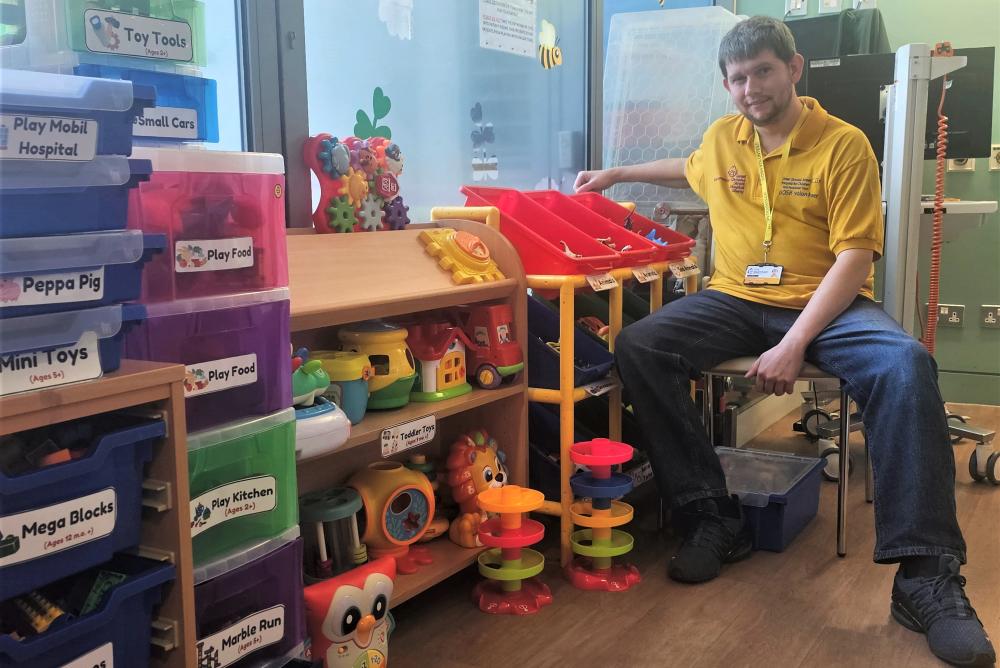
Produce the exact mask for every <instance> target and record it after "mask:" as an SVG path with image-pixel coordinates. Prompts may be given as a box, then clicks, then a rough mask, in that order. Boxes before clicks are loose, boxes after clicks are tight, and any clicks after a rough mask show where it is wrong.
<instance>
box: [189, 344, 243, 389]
mask: <svg viewBox="0 0 1000 668" xmlns="http://www.w3.org/2000/svg"><path fill="white" fill-rule="evenodd" d="M256 382H257V355H256V353H250V354H249V355H239V356H238V357H227V358H225V359H221V360H212V361H210V362H201V363H200V364H188V365H187V367H186V368H185V371H184V396H185V397H186V398H188V399H190V398H191V397H197V396H200V395H202V394H211V393H212V392H221V391H222V390H228V389H231V388H234V387H240V386H241V385H250V384H251V383H256Z"/></svg>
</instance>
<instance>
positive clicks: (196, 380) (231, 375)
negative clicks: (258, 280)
mask: <svg viewBox="0 0 1000 668" xmlns="http://www.w3.org/2000/svg"><path fill="white" fill-rule="evenodd" d="M147 310H148V314H147V315H148V317H147V320H146V321H145V322H144V323H143V325H142V326H141V327H137V328H136V329H134V330H133V331H131V332H129V333H128V335H127V336H126V338H125V357H128V358H131V359H143V360H152V361H156V362H175V363H179V364H184V365H186V366H187V374H186V376H185V378H184V395H185V397H186V399H187V401H186V402H185V403H186V407H187V426H188V430H189V431H197V430H199V429H206V428H208V427H213V426H215V425H219V424H223V423H225V422H231V421H233V420H239V419H242V418H247V417H252V416H256V415H268V414H270V413H274V412H275V411H280V410H281V409H283V408H288V407H289V406H291V405H292V388H291V382H292V381H291V377H292V376H291V374H292V369H291V358H290V356H289V354H288V342H289V336H288V289H287V288H280V289H277V290H267V291H263V292H247V293H243V294H239V295H229V296H223V297H204V298H201V299H189V300H181V301H175V302H162V303H159V304H151V305H150V306H149V307H148V309H147Z"/></svg>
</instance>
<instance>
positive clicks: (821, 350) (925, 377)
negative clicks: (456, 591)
mask: <svg viewBox="0 0 1000 668" xmlns="http://www.w3.org/2000/svg"><path fill="white" fill-rule="evenodd" d="M799 313H800V311H798V310H794V309H785V308H777V307H773V306H764V305H762V304H757V303H754V302H749V301H746V300H742V299H738V298H736V297H731V296H729V295H726V294H723V293H721V292H718V291H714V290H705V291H703V292H698V293H695V294H693V295H690V296H687V297H684V298H682V299H679V300H677V301H675V302H671V303H669V304H667V305H666V306H664V307H663V308H662V309H660V310H659V311H657V312H656V313H653V314H651V315H649V316H647V317H646V318H643V319H642V320H640V321H638V322H636V323H634V324H632V325H630V326H629V327H626V328H625V329H623V330H622V332H621V334H620V335H619V337H618V339H617V340H616V342H615V358H616V362H617V365H618V371H619V374H620V375H621V378H622V380H623V382H624V384H625V391H626V394H627V397H628V399H629V401H630V402H631V403H632V406H633V409H634V410H635V413H636V417H637V418H638V421H639V425H640V426H641V428H642V432H643V435H644V436H645V439H646V443H645V444H644V445H645V447H646V449H647V452H648V455H649V459H650V463H651V464H652V467H653V473H654V475H655V476H656V480H657V484H658V485H659V487H660V491H661V493H662V494H663V496H664V498H666V499H669V501H670V502H671V505H672V506H673V507H678V506H682V505H684V504H686V503H690V502H691V501H695V500H697V499H703V498H708V497H713V496H721V495H725V494H726V493H727V491H726V479H725V475H724V474H723V472H722V467H721V465H720V464H719V457H718V456H717V455H716V453H715V450H714V449H713V448H712V446H711V445H710V444H709V441H708V435H707V433H706V431H705V428H704V426H703V424H702V419H701V414H700V413H699V411H698V410H697V409H696V408H695V406H694V403H693V402H692V401H691V398H690V390H689V381H690V380H692V379H697V378H698V377H699V376H700V374H701V372H702V371H704V370H707V369H710V368H712V367H714V366H716V365H717V364H720V363H721V362H724V361H726V360H729V359H732V358H734V357H744V356H751V355H752V356H756V355H760V354H761V353H763V352H764V351H766V350H768V349H769V348H772V347H773V346H775V345H777V343H778V342H779V341H780V340H781V339H782V337H783V336H784V335H785V333H786V332H787V331H788V330H789V328H791V326H792V324H793V323H794V322H795V319H796V318H797V317H798V315H799ZM806 360H807V361H809V362H811V363H812V364H814V365H816V366H817V367H819V368H820V369H822V370H823V371H825V372H826V373H829V374H831V375H834V376H837V377H838V378H840V379H841V380H842V381H844V382H845V383H846V387H847V391H848V393H849V394H850V396H851V398H852V399H854V401H855V402H857V404H858V406H859V408H860V409H861V411H862V418H863V420H864V424H865V430H866V433H867V438H868V445H869V449H870V454H871V460H872V471H873V476H874V486H875V561H877V562H879V563H892V562H896V561H899V560H900V558H902V557H908V556H934V555H939V554H952V555H955V556H956V557H958V558H959V559H960V560H961V561H962V563H964V562H965V541H964V540H963V538H962V532H961V530H960V529H959V527H958V521H957V519H956V517H955V457H954V454H953V453H952V446H951V441H950V439H949V434H948V423H947V418H946V417H945V411H944V403H943V401H942V399H941V394H940V392H939V390H938V386H937V366H936V365H935V363H934V359H933V358H932V357H931V356H930V355H929V354H928V353H927V351H926V350H924V347H923V346H922V345H921V344H920V343H919V342H918V341H916V340H914V339H913V338H911V337H910V336H908V335H907V334H906V333H905V332H903V330H902V329H901V328H900V327H899V325H898V324H897V323H896V322H895V321H894V320H892V318H890V317H889V316H888V315H886V314H885V312H884V311H883V310H882V309H881V308H880V307H879V306H878V305H877V304H875V303H874V302H872V301H870V300H868V299H865V298H864V297H858V298H857V299H856V300H855V301H854V303H853V304H851V305H850V306H849V307H848V308H847V309H846V310H845V311H844V312H843V313H842V314H841V315H840V316H838V317H837V318H836V319H834V321H833V322H831V323H830V324H829V325H828V326H827V327H826V329H824V330H823V331H822V332H821V333H820V334H819V336H817V337H816V338H815V339H814V340H813V342H812V343H811V344H809V347H808V348H807V350H806Z"/></svg>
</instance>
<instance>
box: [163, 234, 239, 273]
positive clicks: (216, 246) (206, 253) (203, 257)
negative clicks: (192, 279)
mask: <svg viewBox="0 0 1000 668" xmlns="http://www.w3.org/2000/svg"><path fill="white" fill-rule="evenodd" d="M252 266H253V237H234V238H232V239H205V240H190V239H189V240H186V241H178V242H176V243H175V244H174V271H176V272H178V273H181V274H185V273H190V272H194V271H224V270H226V269H243V268H245V267H252Z"/></svg>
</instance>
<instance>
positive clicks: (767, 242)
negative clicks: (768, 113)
mask: <svg viewBox="0 0 1000 668" xmlns="http://www.w3.org/2000/svg"><path fill="white" fill-rule="evenodd" d="M790 146H791V143H790V142H789V143H787V144H785V150H784V153H783V154H782V156H781V168H782V169H783V168H784V166H785V162H786V161H787V160H788V151H789V149H790ZM753 150H754V153H755V154H756V156H757V168H758V170H759V172H760V190H761V195H762V196H763V200H764V224H765V226H764V243H763V248H764V261H763V262H760V263H757V264H751V265H748V266H747V269H746V274H745V275H744V276H743V285H781V272H782V270H783V269H784V267H782V266H781V265H780V264H774V263H772V262H768V261H767V254H768V253H769V252H770V251H771V246H772V245H773V244H772V242H771V237H772V234H773V231H774V209H773V208H772V207H771V197H770V194H769V193H768V188H767V175H766V174H765V173H764V156H763V154H762V153H761V150H760V135H758V134H757V131H756V130H754V133H753ZM782 169H779V174H778V186H779V188H780V186H781V171H782ZM774 196H775V198H777V196H778V193H775V195H774Z"/></svg>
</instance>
